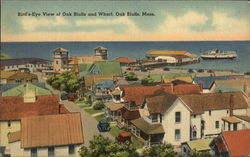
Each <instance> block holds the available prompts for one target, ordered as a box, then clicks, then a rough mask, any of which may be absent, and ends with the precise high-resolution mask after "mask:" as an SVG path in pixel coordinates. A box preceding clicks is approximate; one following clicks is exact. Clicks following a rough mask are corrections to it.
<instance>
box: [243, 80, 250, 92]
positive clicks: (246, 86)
mask: <svg viewBox="0 0 250 157" xmlns="http://www.w3.org/2000/svg"><path fill="white" fill-rule="evenodd" d="M243 92H244V93H245V94H246V95H248V92H249V89H248V84H247V82H245V83H244V85H243Z"/></svg>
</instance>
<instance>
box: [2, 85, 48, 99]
mask: <svg viewBox="0 0 250 157" xmlns="http://www.w3.org/2000/svg"><path fill="white" fill-rule="evenodd" d="M26 87H27V89H28V90H32V91H35V92H36V95H37V96H39V95H51V94H52V92H51V91H49V90H48V89H44V88H41V87H38V86H35V85H33V84H31V83H28V84H27V85H26ZM24 90H25V87H24V85H23V84H21V85H19V86H17V87H14V88H11V89H9V90H7V91H5V92H3V93H2V96H23V95H24Z"/></svg>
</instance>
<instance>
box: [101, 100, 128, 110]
mask: <svg viewBox="0 0 250 157" xmlns="http://www.w3.org/2000/svg"><path fill="white" fill-rule="evenodd" d="M105 106H106V107H107V108H109V109H110V110H111V111H117V110H120V109H121V108H122V107H123V106H124V104H121V103H114V102H107V103H105Z"/></svg>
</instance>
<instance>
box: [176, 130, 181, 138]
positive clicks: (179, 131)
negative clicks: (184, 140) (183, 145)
mask: <svg viewBox="0 0 250 157" xmlns="http://www.w3.org/2000/svg"><path fill="white" fill-rule="evenodd" d="M180 139H181V130H180V129H175V140H176V141H179V140H180Z"/></svg>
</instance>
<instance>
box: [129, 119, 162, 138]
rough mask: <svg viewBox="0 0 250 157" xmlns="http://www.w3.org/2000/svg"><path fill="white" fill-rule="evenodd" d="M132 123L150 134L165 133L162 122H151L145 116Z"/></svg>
mask: <svg viewBox="0 0 250 157" xmlns="http://www.w3.org/2000/svg"><path fill="white" fill-rule="evenodd" d="M131 123H132V124H134V125H135V126H136V127H137V128H138V129H140V130H141V131H143V132H144V133H146V134H148V135H151V134H162V133H165V131H164V129H163V127H162V125H161V124H150V123H148V122H146V121H145V120H144V119H143V118H139V119H135V120H132V121H131Z"/></svg>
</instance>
